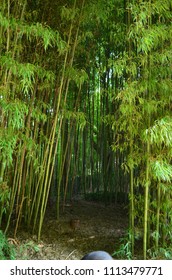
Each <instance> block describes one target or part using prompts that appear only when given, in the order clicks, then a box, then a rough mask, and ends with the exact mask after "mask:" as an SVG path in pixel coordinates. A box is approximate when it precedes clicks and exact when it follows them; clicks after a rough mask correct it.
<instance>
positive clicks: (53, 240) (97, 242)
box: [17, 201, 128, 260]
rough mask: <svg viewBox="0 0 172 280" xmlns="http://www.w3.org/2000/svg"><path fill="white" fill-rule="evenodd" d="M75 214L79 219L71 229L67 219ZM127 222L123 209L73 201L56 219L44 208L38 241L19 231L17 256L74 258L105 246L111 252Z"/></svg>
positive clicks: (73, 217)
mask: <svg viewBox="0 0 172 280" xmlns="http://www.w3.org/2000/svg"><path fill="white" fill-rule="evenodd" d="M75 218H77V219H79V220H80V226H79V228H77V229H76V230H75V231H73V230H72V229H71V228H70V220H71V219H75ZM127 224H128V214H127V210H126V209H122V208H121V207H119V206H113V205H112V206H108V207H105V206H104V205H103V204H100V203H93V202H86V201H76V202H75V203H74V204H73V205H72V207H71V206H67V207H65V211H64V213H63V214H61V216H60V221H59V222H58V221H57V220H56V219H55V214H54V213H53V212H52V211H50V210H49V211H48V213H47V216H46V218H45V222H44V226H43V230H42V236H41V242H40V243H39V244H37V241H36V236H31V235H29V234H28V233H27V232H24V231H21V232H19V234H18V240H19V242H20V251H19V252H18V255H17V259H21V258H22V259H23V258H24V259H44V260H45V259H49V260H53V259H59V260H60V259H61V260H64V259H71V260H75V259H76V260H77V259H81V257H82V256H83V255H84V254H86V253H88V252H90V251H94V250H105V251H107V252H109V253H110V254H112V253H113V252H114V251H115V250H116V249H117V248H118V247H119V241H120V238H121V237H122V236H123V235H124V232H125V229H126V228H127Z"/></svg>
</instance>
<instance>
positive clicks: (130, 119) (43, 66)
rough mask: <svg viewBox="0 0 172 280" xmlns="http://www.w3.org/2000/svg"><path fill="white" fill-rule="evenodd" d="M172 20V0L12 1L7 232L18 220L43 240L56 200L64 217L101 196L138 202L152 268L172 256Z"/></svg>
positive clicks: (3, 103) (2, 145)
mask: <svg viewBox="0 0 172 280" xmlns="http://www.w3.org/2000/svg"><path fill="white" fill-rule="evenodd" d="M171 12H172V1H171V0H163V1H161V0H148V1H144V0H124V1H121V0H108V1H105V0H96V1H95V0H81V1H79V0H68V1H65V0H60V1H50V0H43V1H39V0H35V1H31V0H28V1H27V0H15V1H13V0H7V1H5V0H0V224H2V223H3V224H4V223H5V225H6V226H5V232H7V231H8V229H9V226H10V225H11V223H12V222H14V223H15V235H16V234H17V231H18V228H19V226H20V225H21V224H25V225H26V226H27V227H28V229H31V230H32V231H34V232H37V234H38V238H40V236H41V229H42V225H43V221H44V216H45V212H46V208H47V203H48V200H49V198H50V197H51V198H52V200H53V203H54V204H56V212H57V218H59V215H60V210H61V207H63V206H64V204H65V202H66V200H67V199H69V198H71V196H72V194H73V193H74V192H76V193H82V194H87V193H90V192H91V193H93V194H97V195H98V194H103V197H104V199H105V201H106V203H107V204H108V203H110V202H112V201H113V202H114V203H120V202H123V201H125V203H126V202H129V231H128V238H129V241H130V244H131V253H132V256H134V250H135V240H136V236H135V235H136V233H135V228H136V227H138V228H139V229H140V230H141V231H142V232H143V257H144V259H146V258H147V257H148V256H150V254H152V255H153V254H154V255H155V254H156V253H157V252H162V253H163V250H165V249H167V248H168V246H169V243H170V241H171V239H172V236H171V232H172V165H171V162H172V90H171V89H172V82H171V56H172V51H171V50H172V48H171V40H172V29H171ZM76 187H77V189H76ZM122 195H123V196H122ZM121 196H122V198H121ZM61 202H62V205H63V206H61ZM165 252H167V250H166V251H165ZM148 253H149V255H148Z"/></svg>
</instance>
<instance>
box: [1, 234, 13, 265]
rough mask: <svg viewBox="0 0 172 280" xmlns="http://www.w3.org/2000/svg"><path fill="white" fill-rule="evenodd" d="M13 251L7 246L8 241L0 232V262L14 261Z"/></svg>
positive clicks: (11, 247) (10, 246)
mask: <svg viewBox="0 0 172 280" xmlns="http://www.w3.org/2000/svg"><path fill="white" fill-rule="evenodd" d="M14 259H15V250H14V248H13V246H12V245H10V244H8V241H7V239H6V237H5V235H4V234H3V232H2V231H1V230H0V260H14Z"/></svg>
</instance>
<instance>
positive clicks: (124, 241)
mask: <svg viewBox="0 0 172 280" xmlns="http://www.w3.org/2000/svg"><path fill="white" fill-rule="evenodd" d="M120 242H121V245H120V248H119V250H117V251H115V252H114V253H113V254H112V256H113V257H114V256H117V258H119V259H122V260H123V259H124V260H126V259H127V260H131V259H132V252H131V241H130V237H129V236H128V234H126V236H125V237H123V238H121V239H120Z"/></svg>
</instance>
